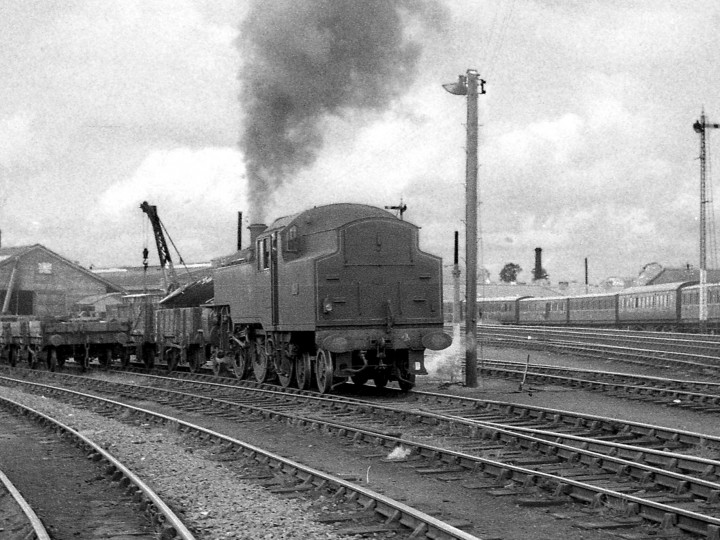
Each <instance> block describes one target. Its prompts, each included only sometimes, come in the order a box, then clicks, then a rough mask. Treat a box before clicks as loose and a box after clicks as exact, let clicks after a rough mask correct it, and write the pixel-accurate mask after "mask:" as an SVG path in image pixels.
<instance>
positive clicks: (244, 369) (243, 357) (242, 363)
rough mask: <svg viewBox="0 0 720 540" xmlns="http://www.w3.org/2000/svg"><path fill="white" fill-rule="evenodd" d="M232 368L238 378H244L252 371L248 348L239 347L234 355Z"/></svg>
mask: <svg viewBox="0 0 720 540" xmlns="http://www.w3.org/2000/svg"><path fill="white" fill-rule="evenodd" d="M230 369H231V370H232V372H233V373H234V374H235V377H236V378H238V379H244V378H245V377H246V376H247V375H248V372H249V371H250V362H249V360H248V354H247V349H244V348H238V349H237V350H236V351H235V354H234V355H233V360H232V363H231V364H230Z"/></svg>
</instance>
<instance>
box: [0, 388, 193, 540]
mask: <svg viewBox="0 0 720 540" xmlns="http://www.w3.org/2000/svg"><path fill="white" fill-rule="evenodd" d="M31 384H34V383H31ZM0 405H3V406H5V407H6V408H9V409H14V410H15V411H17V412H19V413H21V414H25V415H27V416H30V417H32V418H33V419H35V420H36V421H38V422H40V423H44V424H46V425H49V426H52V428H53V429H55V430H57V431H60V432H61V433H64V434H66V435H69V436H70V437H71V438H72V439H73V440H74V441H75V442H76V444H77V446H80V447H83V448H85V449H86V450H88V451H89V453H90V457H91V459H93V461H100V460H102V461H104V462H105V463H107V464H108V465H107V466H106V472H107V473H108V474H109V475H112V478H113V479H114V480H116V481H118V482H119V483H120V485H121V486H123V487H127V486H130V485H132V486H134V488H135V489H134V491H135V494H136V495H138V496H140V497H141V498H142V499H143V500H144V504H141V506H143V507H144V510H145V512H146V513H147V514H148V515H149V516H150V518H151V520H152V522H153V523H154V525H155V526H156V528H158V529H160V533H161V536H162V537H163V538H180V539H182V540H195V536H194V535H193V534H192V533H191V532H190V531H189V530H188V529H187V527H185V525H184V524H183V522H182V521H181V520H180V518H179V517H178V516H177V515H176V514H175V512H173V511H172V510H171V509H170V507H169V506H168V505H167V504H165V502H164V501H163V500H162V499H161V498H160V497H159V496H158V495H157V494H156V493H155V492H154V491H153V490H152V489H151V488H150V487H149V486H148V485H147V484H146V483H145V482H143V481H142V480H141V479H140V478H139V477H138V476H137V475H136V474H135V473H133V472H132V471H131V470H130V469H128V468H127V467H126V466H125V465H123V464H122V463H121V462H120V461H118V460H117V459H116V458H115V457H113V456H112V454H110V453H109V452H107V451H106V450H105V449H104V448H102V447H101V446H99V445H97V444H95V443H94V442H93V441H91V440H90V439H88V438H87V437H85V436H84V435H82V434H81V433H79V432H78V431H76V430H74V429H73V428H71V427H70V426H68V425H66V424H63V423H62V422H60V421H58V420H55V419H54V418H51V417H50V416H48V415H46V414H44V413H41V412H39V411H36V410H34V409H33V408H31V407H28V406H26V405H23V404H21V403H18V402H17V401H15V400H13V399H10V398H7V397H3V396H0Z"/></svg>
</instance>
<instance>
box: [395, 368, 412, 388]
mask: <svg viewBox="0 0 720 540" xmlns="http://www.w3.org/2000/svg"><path fill="white" fill-rule="evenodd" d="M400 377H402V379H398V385H399V386H400V390H402V391H403V392H409V391H410V390H412V389H413V387H414V386H415V374H414V373H410V372H408V371H407V370H405V369H403V370H401V371H400Z"/></svg>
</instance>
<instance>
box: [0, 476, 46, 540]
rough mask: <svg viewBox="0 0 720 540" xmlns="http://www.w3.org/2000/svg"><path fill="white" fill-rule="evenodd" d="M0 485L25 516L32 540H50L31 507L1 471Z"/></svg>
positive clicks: (28, 536) (27, 536)
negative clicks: (30, 529) (32, 535)
mask: <svg viewBox="0 0 720 540" xmlns="http://www.w3.org/2000/svg"><path fill="white" fill-rule="evenodd" d="M0 484H2V486H3V488H4V489H5V490H6V491H7V492H8V493H9V494H10V496H11V497H12V498H13V499H14V500H15V504H17V506H18V507H20V510H21V511H22V513H23V514H24V515H25V519H26V520H27V522H28V524H29V525H30V527H31V528H32V534H34V535H35V536H34V537H33V538H34V540H50V535H49V534H48V532H47V529H45V525H43V523H42V521H41V520H40V518H39V517H38V516H37V514H36V513H35V511H34V510H33V509H32V506H30V504H28V502H27V501H26V500H25V498H24V497H23V496H22V494H21V493H20V492H19V491H18V490H17V488H16V487H15V486H14V485H13V483H12V482H11V481H10V479H9V478H8V477H7V476H6V475H5V473H3V472H2V471H0ZM26 538H30V535H29V534H28V535H26Z"/></svg>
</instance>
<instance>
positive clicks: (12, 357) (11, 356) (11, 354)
mask: <svg viewBox="0 0 720 540" xmlns="http://www.w3.org/2000/svg"><path fill="white" fill-rule="evenodd" d="M8 363H9V364H10V367H15V366H16V365H17V350H16V348H15V346H14V345H9V346H8Z"/></svg>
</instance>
